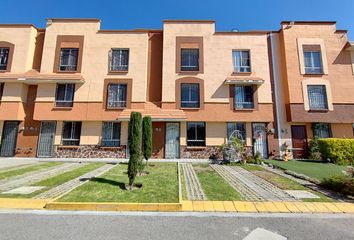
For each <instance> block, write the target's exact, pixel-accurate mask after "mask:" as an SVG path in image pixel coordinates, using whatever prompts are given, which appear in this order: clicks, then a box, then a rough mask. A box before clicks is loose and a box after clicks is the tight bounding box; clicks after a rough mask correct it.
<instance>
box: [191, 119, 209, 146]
mask: <svg viewBox="0 0 354 240" xmlns="http://www.w3.org/2000/svg"><path fill="white" fill-rule="evenodd" d="M187 146H205V123H204V122H189V123H187Z"/></svg>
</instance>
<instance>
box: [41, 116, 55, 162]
mask: <svg viewBox="0 0 354 240" xmlns="http://www.w3.org/2000/svg"><path fill="white" fill-rule="evenodd" d="M55 129H56V122H54V121H50V122H41V130H40V133H39V139H38V148H37V157H52V154H53V144H54V138H55Z"/></svg>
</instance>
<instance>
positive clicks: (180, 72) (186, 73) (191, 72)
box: [177, 70, 202, 75]
mask: <svg viewBox="0 0 354 240" xmlns="http://www.w3.org/2000/svg"><path fill="white" fill-rule="evenodd" d="M177 73H178V74H179V75H197V74H201V73H202V72H201V71H199V70H198V71H178V72H177Z"/></svg>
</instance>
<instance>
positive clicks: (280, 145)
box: [269, 33, 283, 159]
mask: <svg viewBox="0 0 354 240" xmlns="http://www.w3.org/2000/svg"><path fill="white" fill-rule="evenodd" d="M269 36H270V44H271V50H272V66H273V81H274V98H275V115H276V119H277V131H278V147H279V157H280V159H283V150H282V144H281V138H282V135H281V125H280V113H279V97H278V79H277V74H276V70H277V66H276V62H275V51H274V39H273V33H270V35H269Z"/></svg>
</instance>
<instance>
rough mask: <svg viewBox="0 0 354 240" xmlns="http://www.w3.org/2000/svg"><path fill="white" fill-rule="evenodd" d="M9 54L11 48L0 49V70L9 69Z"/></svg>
mask: <svg viewBox="0 0 354 240" xmlns="http://www.w3.org/2000/svg"><path fill="white" fill-rule="evenodd" d="M9 53H10V48H0V70H6V69H7V62H8V60H9Z"/></svg>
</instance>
